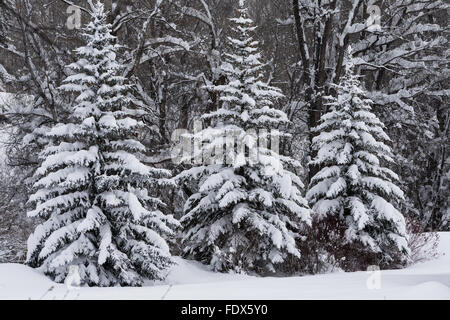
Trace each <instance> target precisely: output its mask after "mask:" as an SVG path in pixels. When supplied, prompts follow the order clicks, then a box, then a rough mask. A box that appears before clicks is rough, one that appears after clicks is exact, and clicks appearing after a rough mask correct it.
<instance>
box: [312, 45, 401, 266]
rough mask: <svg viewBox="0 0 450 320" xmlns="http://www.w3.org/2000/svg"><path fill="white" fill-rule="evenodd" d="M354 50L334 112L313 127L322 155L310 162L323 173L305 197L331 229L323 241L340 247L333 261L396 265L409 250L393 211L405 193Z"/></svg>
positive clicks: (331, 101) (334, 101)
mask: <svg viewBox="0 0 450 320" xmlns="http://www.w3.org/2000/svg"><path fill="white" fill-rule="evenodd" d="M350 51H351V49H349V54H348V57H347V60H346V65H345V69H346V72H345V75H344V77H343V78H342V81H341V82H340V84H339V85H337V86H336V91H337V97H336V98H333V97H329V103H328V107H329V108H330V111H329V112H328V113H326V114H325V115H324V116H323V117H322V119H321V123H320V124H319V126H317V127H316V128H315V129H314V131H315V132H317V133H319V135H318V136H317V137H315V138H314V140H313V148H315V150H317V151H318V154H317V156H316V158H315V159H313V161H312V164H313V165H317V166H318V167H320V168H321V170H320V171H319V172H318V173H317V174H316V175H315V176H314V177H313V178H312V181H311V184H310V189H309V191H308V193H307V199H308V201H309V202H310V205H311V208H312V210H313V212H314V218H316V219H317V220H318V221H319V222H321V223H323V224H324V225H325V226H326V228H327V229H326V231H325V238H324V239H322V241H323V242H324V243H328V244H333V245H334V244H337V246H338V248H339V249H336V248H334V249H333V250H336V252H334V253H335V254H336V257H335V258H338V259H339V258H344V259H345V260H346V261H345V262H343V265H344V266H345V267H346V268H349V269H359V268H362V267H365V266H367V265H368V264H374V265H380V266H388V265H395V264H398V263H401V262H404V259H405V254H406V253H407V252H408V248H407V235H406V231H405V219H404V217H403V215H402V214H401V213H400V212H399V211H398V210H397V209H396V208H395V207H394V205H395V203H398V201H401V200H402V199H403V192H402V191H401V190H400V189H399V188H398V187H397V186H396V185H395V182H397V181H398V176H397V174H395V173H394V172H393V171H391V170H390V169H388V168H386V167H384V166H383V163H384V162H385V163H392V162H393V155H392V153H391V150H390V148H389V147H388V146H387V145H386V144H385V142H387V141H390V139H389V137H388V136H387V135H386V133H385V132H384V125H383V123H382V122H381V121H380V120H379V119H378V118H377V117H376V116H375V114H374V113H373V112H372V111H371V103H372V101H371V100H369V99H366V98H365V97H364V95H365V92H364V90H363V89H362V88H361V84H360V81H359V79H358V76H356V75H355V74H354V59H353V58H352V56H351V53H350ZM330 229H331V230H330ZM330 247H331V246H330ZM339 250H342V251H341V252H340V253H339V252H338V251H339ZM339 254H340V255H341V256H340V257H339ZM356 260H357V261H356ZM358 261H360V262H358Z"/></svg>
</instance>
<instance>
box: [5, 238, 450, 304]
mask: <svg viewBox="0 0 450 320" xmlns="http://www.w3.org/2000/svg"><path fill="white" fill-rule="evenodd" d="M439 252H440V257H439V258H438V259H434V260H430V261H426V262H423V263H419V264H416V265H413V266H410V267H408V268H406V269H403V270H386V271H381V272H379V273H377V272H353V273H343V272H342V273H333V274H326V275H315V276H305V277H290V278H257V277H251V276H244V275H235V274H218V273H214V272H211V271H210V270H208V268H207V267H205V266H203V265H201V264H200V263H197V262H194V261H187V260H183V259H181V258H176V261H177V265H176V266H174V267H173V268H172V269H171V271H170V273H169V275H168V278H167V279H166V280H165V281H164V282H150V281H149V282H148V283H147V286H145V287H142V288H120V287H115V288H79V289H68V288H67V287H66V286H65V285H64V284H56V283H53V282H52V281H51V280H49V279H48V278H46V277H45V276H44V275H42V274H40V273H39V272H38V271H36V270H34V269H31V268H28V267H26V266H23V265H19V264H0V299H33V300H34V299H37V300H39V299H43V300H47V299H51V300H53V299H83V300H85V299H89V300H90V299H158V300H160V299H168V300H170V299H205V300H207V299H225V300H227V299H238V300H240V299H450V232H447V233H440V244H439Z"/></svg>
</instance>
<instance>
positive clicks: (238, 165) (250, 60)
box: [177, 1, 310, 274]
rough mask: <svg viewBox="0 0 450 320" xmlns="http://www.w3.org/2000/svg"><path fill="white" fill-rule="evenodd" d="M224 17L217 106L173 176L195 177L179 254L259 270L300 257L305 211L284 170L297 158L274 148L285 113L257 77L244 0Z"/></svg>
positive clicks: (294, 181) (294, 180)
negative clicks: (186, 166)
mask: <svg viewBox="0 0 450 320" xmlns="http://www.w3.org/2000/svg"><path fill="white" fill-rule="evenodd" d="M231 22H232V24H233V32H234V35H235V36H234V37H232V38H231V37H230V38H228V41H227V45H228V49H227V52H226V53H225V54H224V59H225V63H223V64H222V66H221V73H222V74H224V75H226V77H227V79H228V81H227V84H225V85H217V86H211V87H209V88H208V89H209V90H214V91H217V92H218V93H219V96H220V101H221V107H220V108H219V109H218V110H215V111H213V112H211V113H208V114H206V115H204V116H203V120H204V123H206V124H207V125H209V126H208V127H207V128H206V129H204V130H203V131H201V132H200V133H197V134H194V135H191V138H192V139H194V141H196V142H195V143H197V144H198V145H199V146H201V148H199V149H198V150H197V152H196V150H194V154H193V157H192V158H193V160H194V163H195V164H196V166H194V167H193V168H192V169H190V170H186V171H184V172H182V173H181V174H180V175H179V176H178V177H177V179H178V180H179V181H196V182H197V183H198V188H197V192H195V193H194V194H193V195H192V196H191V197H190V198H189V199H188V201H187V203H186V205H185V215H184V217H183V218H182V221H181V222H182V225H183V227H184V237H183V241H184V245H185V253H186V255H188V256H191V257H194V258H195V259H197V260H199V261H202V262H204V263H206V264H210V265H211V266H212V267H213V268H214V269H215V270H217V271H224V272H225V271H229V270H233V271H235V272H256V273H259V274H263V273H266V272H273V271H275V270H277V267H282V266H283V262H285V261H286V260H287V259H289V257H294V258H300V252H299V250H298V248H297V246H296V241H297V240H298V239H300V234H301V231H302V228H303V227H304V226H305V225H306V224H308V223H309V221H310V212H309V208H308V204H307V202H306V200H305V199H304V198H303V197H302V195H301V190H302V188H303V184H302V181H301V180H300V178H299V177H298V176H297V175H296V174H294V173H292V172H291V171H288V170H287V169H288V168H289V167H292V166H300V164H299V163H297V162H296V161H294V160H292V159H290V158H288V157H285V156H282V155H280V153H279V152H278V150H277V147H276V146H277V144H278V143H279V139H281V138H282V137H284V136H286V134H284V133H283V132H282V130H280V131H278V130H276V129H277V128H281V127H282V126H283V125H284V124H286V123H288V119H287V117H286V114H285V113H284V112H282V111H280V110H277V109H275V108H274V107H273V102H274V101H275V100H276V99H277V98H280V97H281V96H282V94H281V93H280V90H279V89H278V88H274V87H271V86H269V85H267V84H266V83H264V82H263V73H262V69H263V68H264V65H263V64H262V63H261V61H260V59H261V55H260V53H259V52H258V49H257V46H258V42H257V41H255V40H253V39H252V37H251V35H250V33H252V32H253V31H254V30H255V27H254V26H253V21H252V20H251V19H250V18H249V17H248V15H247V9H246V8H245V3H244V1H240V6H239V9H238V16H237V17H236V18H233V19H231ZM198 151H201V152H198ZM200 153H201V154H200ZM199 160H201V161H199ZM200 164H201V165H200Z"/></svg>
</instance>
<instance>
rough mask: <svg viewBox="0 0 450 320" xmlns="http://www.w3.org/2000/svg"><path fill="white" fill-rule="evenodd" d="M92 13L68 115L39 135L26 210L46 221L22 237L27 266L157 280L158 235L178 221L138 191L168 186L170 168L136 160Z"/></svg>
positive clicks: (125, 108)
mask: <svg viewBox="0 0 450 320" xmlns="http://www.w3.org/2000/svg"><path fill="white" fill-rule="evenodd" d="M91 9H92V16H93V20H92V22H90V23H89V24H88V25H87V26H86V28H85V29H84V33H83V36H84V39H85V41H86V45H85V46H83V47H80V48H78V49H77V50H76V52H77V54H78V56H79V60H78V61H77V62H76V63H73V64H71V65H70V66H69V67H70V68H71V69H72V70H73V71H74V74H73V75H71V76H69V77H68V78H67V79H66V80H65V83H64V85H63V86H62V87H61V89H62V90H64V91H66V92H68V93H71V92H73V93H76V94H77V98H76V103H75V107H74V114H73V119H71V120H72V121H70V122H71V123H66V124H58V125H56V126H55V127H54V128H52V129H51V130H50V131H49V132H48V137H51V138H52V139H53V141H54V143H53V145H50V146H48V147H47V148H46V149H45V150H44V151H43V152H42V154H41V157H42V159H43V162H42V165H41V166H40V168H39V169H38V170H37V176H38V181H37V182H36V184H35V188H36V189H37V191H36V193H35V194H33V195H32V196H31V198H30V202H32V203H35V204H36V207H35V209H34V210H33V211H31V212H29V216H31V217H35V216H38V217H41V218H43V219H44V220H45V222H43V223H42V224H41V225H39V226H38V227H37V228H36V230H35V232H34V233H33V234H32V235H31V236H30V238H29V241H28V256H27V263H28V264H29V265H30V266H32V267H40V268H41V269H42V270H43V271H44V272H45V273H46V274H47V275H49V276H50V277H51V278H53V279H54V280H55V281H57V282H61V281H64V279H65V277H66V275H67V271H68V267H69V266H73V265H75V266H78V268H79V271H80V275H81V279H82V282H83V284H85V285H89V286H113V285H117V284H119V285H130V286H138V285H141V284H142V281H143V278H150V279H162V278H163V277H164V270H165V269H166V268H168V267H169V266H170V265H171V263H172V262H171V256H170V253H169V248H168V245H167V243H166V241H165V240H164V238H163V237H162V236H163V235H168V234H171V233H172V231H171V228H170V227H171V226H172V225H175V224H177V222H176V221H175V220H174V219H173V218H172V217H171V216H165V215H164V214H163V213H162V212H161V211H160V210H159V209H158V208H159V207H160V206H161V205H163V203H162V202H161V201H160V200H159V199H158V198H154V197H152V196H150V195H149V194H148V191H147V190H149V189H154V188H156V187H158V186H160V185H163V184H166V183H169V182H168V181H169V180H168V179H167V178H168V175H169V173H168V172H167V171H165V170H160V169H155V168H150V167H148V166H146V165H144V164H143V163H141V162H140V160H139V155H140V154H142V153H143V152H144V151H145V148H144V147H143V145H142V144H141V143H139V142H138V141H137V139H136V133H137V132H138V131H139V128H140V126H141V125H142V123H141V122H139V121H137V120H136V114H138V111H137V110H136V109H135V108H133V104H132V103H131V100H132V97H131V96H130V93H129V92H130V85H128V84H126V81H125V78H123V77H122V76H121V74H122V71H123V70H122V69H123V68H122V66H121V65H120V64H119V63H118V62H116V50H117V45H115V44H114V42H115V38H114V37H113V36H112V35H111V33H110V32H111V30H110V25H109V24H107V23H106V14H105V12H104V9H103V5H102V4H101V3H100V2H98V3H97V4H95V5H92V8H91Z"/></svg>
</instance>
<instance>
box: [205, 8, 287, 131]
mask: <svg viewBox="0 0 450 320" xmlns="http://www.w3.org/2000/svg"><path fill="white" fill-rule="evenodd" d="M230 20H231V21H232V22H233V26H232V33H233V37H228V39H227V40H228V41H227V44H228V47H229V48H228V50H227V52H226V53H225V54H224V60H225V62H224V63H223V64H222V65H221V67H220V69H221V71H222V74H225V75H226V77H227V79H228V83H227V84H225V85H219V86H214V87H210V89H211V90H215V91H218V92H220V94H221V97H220V101H221V102H222V107H221V108H220V109H219V110H217V111H215V112H212V113H210V114H207V115H205V116H203V118H204V119H211V118H216V121H218V122H220V121H224V122H225V123H227V122H228V119H231V118H232V120H230V121H231V122H230V123H233V124H236V125H238V126H240V127H242V128H243V129H247V128H252V129H260V128H274V127H277V126H279V125H280V124H283V123H286V122H288V119H287V116H286V115H285V114H284V113H283V112H281V111H279V110H277V109H275V108H273V103H274V101H275V100H276V99H278V98H281V97H283V95H282V93H281V90H280V89H278V88H275V87H272V86H270V85H268V84H267V83H265V82H264V81H263V78H264V74H263V71H264V70H263V69H264V67H265V65H264V64H263V63H262V62H261V58H262V57H261V54H260V52H259V50H258V41H256V40H254V39H253V37H252V35H251V33H252V32H253V31H254V30H255V29H256V27H255V26H254V25H253V20H252V19H251V18H249V16H248V9H247V8H246V7H245V2H244V1H240V3H239V8H238V9H237V17H235V18H231V19H230Z"/></svg>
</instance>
